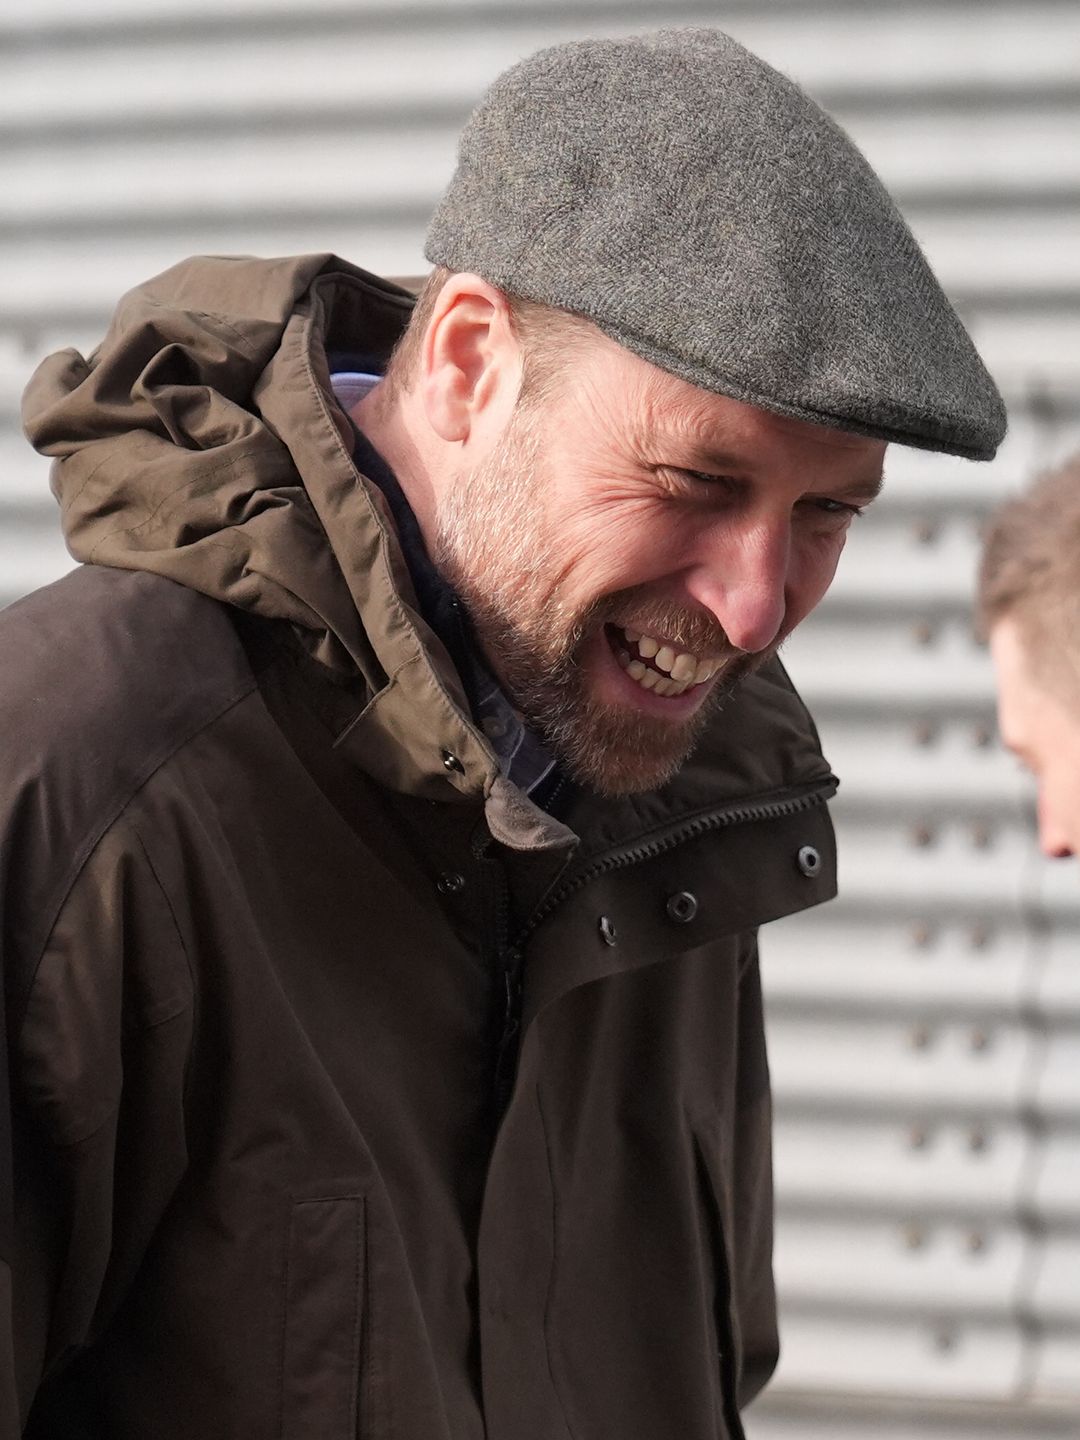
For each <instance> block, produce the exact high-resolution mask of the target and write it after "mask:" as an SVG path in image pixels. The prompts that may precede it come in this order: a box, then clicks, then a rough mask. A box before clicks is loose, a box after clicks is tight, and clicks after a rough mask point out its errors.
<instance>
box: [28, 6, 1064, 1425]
mask: <svg viewBox="0 0 1080 1440" xmlns="http://www.w3.org/2000/svg"><path fill="white" fill-rule="evenodd" d="M661 22H662V23H665V24H684V23H709V24H722V25H724V26H725V28H727V29H729V30H731V31H732V33H734V34H735V35H736V36H737V37H738V38H740V39H742V40H744V41H745V42H746V43H747V44H749V45H751V46H752V47H753V48H755V49H757V50H758V51H759V52H760V53H761V54H763V55H764V56H765V57H766V58H767V59H770V60H771V61H773V62H774V63H775V64H777V65H779V66H780V67H781V68H783V69H785V70H788V71H789V72H791V73H792V74H794V75H795V76H797V77H798V78H800V79H801V80H802V81H803V83H804V84H806V85H807V86H808V88H810V89H811V90H812V91H813V92H814V93H815V94H817V95H818V97H819V98H820V99H822V101H823V102H824V103H825V104H826V105H827V106H828V107H829V108H830V109H831V111H832V112H833V113H834V114H835V115H836V116H837V118H838V119H840V120H841V121H842V123H844V124H845V125H846V126H847V127H848V129H849V130H850V131H851V133H852V134H853V135H854V136H855V138H856V139H857V140H858V141H859V142H860V144H862V146H863V147H864V149H865V150H866V152H867V154H868V155H869V157H870V159H871V160H872V162H873V163H874V164H875V165H876V166H877V167H878V168H879V170H880V172H881V173H882V175H883V176H884V178H885V179H886V181H887V182H888V183H889V184H890V186H891V187H892V188H893V190H894V193H895V194H896V195H897V197H898V199H899V201H900V203H901V205H902V207H903V209H904V210H905V213H906V214H907V215H908V217H909V219H910V221H911V223H912V225H913V227H914V229H915V230H916V232H917V234H918V235H919V236H920V238H921V239H922V241H923V243H924V245H925V246H926V248H927V250H928V253H929V255H930V257H931V260H932V262H933V263H934V264H935V266H936V268H937V269H938V272H939V274H940V275H941V277H942V279H943V281H944V283H945V285H946V287H947V288H948V289H949V291H950V293H951V294H952V296H953V297H954V299H955V301H956V303H957V305H958V306H959V308H960V309H961V312H962V313H963V315H964V317H965V319H966V320H967V322H968V324H969V326H970V328H971V329H972V332H973V333H974V335H975V338H976V340H977V342H978V344H979V345H980V347H981V349H982V351H983V353H984V356H985V357H986V359H987V361H988V363H989V364H990V366H991V369H992V370H993V371H994V373H995V375H996V376H997V377H998V379H999V381H1000V383H1001V384H1002V386H1003V388H1004V389H1005V391H1006V395H1007V399H1008V401H1009V403H1010V409H1011V414H1012V429H1011V433H1010V438H1009V440H1008V441H1007V443H1006V445H1005V447H1004V448H1003V451H1002V453H1001V456H1000V457H999V459H998V460H997V461H996V462H994V463H993V464H992V465H989V466H978V467H975V466H969V465H966V464H964V463H963V462H959V461H955V460H951V459H944V458H941V457H932V456H926V455H921V454H916V453H913V452H909V451H908V452H905V451H902V450H898V451H895V452H894V453H893V454H892V456H891V459H890V463H889V470H888V475H889V484H888V489H887V492H886V496H885V498H884V499H883V500H882V501H881V502H880V503H879V504H878V505H876V506H875V507H874V510H873V512H872V513H871V514H869V515H868V516H867V517H865V519H863V520H861V521H859V522H858V524H857V525H856V532H855V534H854V535H853V537H852V541H851V544H850V547H849V550H848V553H847V554H846V555H845V557H844V561H843V563H842V565H841V570H840V574H839V577H838V579H837V582H836V585H835V588H834V590H833V592H832V594H831V595H830V597H829V599H828V600H827V601H826V602H825V604H824V605H823V606H822V608H821V610H820V611H819V612H818V614H817V615H816V616H815V617H814V618H813V619H812V620H811V621H809V622H808V623H807V624H806V626H805V627H804V629H803V630H802V631H801V632H800V634H799V635H798V636H797V637H796V638H795V640H793V642H792V643H791V645H790V647H789V649H790V655H789V664H790V667H791V669H792V671H793V673H794V675H795V677H796V678H797V680H798V681H799V683H800V685H801V686H802V688H803V691H804V693H805V694H806V696H807V698H808V699H809V700H810V702H811V704H812V706H813V708H814V710H815V713H816V714H817V716H818V718H819V720H820V723H821V729H822V734H823V739H824V742H825V745H826V750H827V752H828V754H829V755H830V757H831V758H832V760H833V762H834V764H835V768H836V769H837V770H838V771H839V773H840V774H841V775H842V776H843V777H844V786H843V789H842V792H841V797H840V799H839V801H838V803H837V808H836V816H837V821H838V828H839V831H840V841H841V889H842V899H841V900H840V901H839V902H838V903H837V904H835V905H833V906H830V907H827V908H826V909H825V910H823V911H821V912H820V913H818V914H814V915H812V916H809V917H805V916H803V917H798V918H796V919H793V920H790V921H786V922H783V923H781V924H780V925H777V926H774V927H772V929H771V930H770V932H769V933H768V934H767V935H766V937H765V941H764V947H763V948H764V957H765V958H764V966H765V976H766V986H767V991H768V1000H769V1025H770V1035H771V1046H772V1057H773V1071H774V1080H775V1090H776V1108H777V1130H776V1138H777V1154H776V1159H777V1193H778V1206H779V1219H780V1224H779V1233H778V1245H777V1268H778V1277H779V1281H780V1289H781V1298H782V1304H783V1317H784V1326H783V1332H784V1340H785V1348H784V1356H783V1360H782V1364H781V1370H780V1374H779V1376H778V1379H777V1382H776V1384H775V1385H774V1387H773V1388H772V1390H771V1391H770V1393H769V1395H768V1396H767V1397H766V1398H765V1399H764V1400H762V1401H761V1402H760V1403H759V1405H758V1406H756V1407H755V1409H754V1411H752V1412H751V1416H750V1418H749V1433H750V1435H751V1437H752V1440H795V1437H797V1440H819V1437H825V1436H829V1437H833V1436H844V1437H849V1440H852V1437H855V1436H862V1435H866V1436H870V1435H873V1436H875V1437H878V1436H884V1437H886V1440H889V1437H891V1440H902V1437H909V1436H911V1437H913V1436H916V1435H918V1436H919V1437H920V1440H944V1437H946V1436H950V1437H962V1436H967V1437H972V1440H974V1437H976V1436H977V1437H980V1440H983V1437H988V1436H1002V1437H1004V1436H1010V1437H1011V1436H1021V1435H1022V1436H1024V1437H1033V1436H1035V1437H1045V1440H1050V1437H1058V1436H1065V1435H1066V1434H1068V1435H1075V1434H1076V1433H1077V1429H1078V1427H1080V1299H1078V1298H1077V1297H1078V1296H1080V956H1078V947H1077V944H1076V941H1077V938H1078V937H1080V893H1078V891H1077V877H1076V875H1075V873H1074V866H1072V865H1070V866H1068V867H1066V868H1064V869H1063V868H1062V867H1052V866H1050V865H1049V864H1048V863H1047V862H1044V861H1042V860H1041V859H1039V857H1038V856H1037V854H1036V852H1035V848H1034V844H1033V826H1032V815H1031V803H1030V791H1029V786H1028V784H1027V783H1026V782H1025V781H1024V780H1023V778H1022V777H1021V776H1020V775H1019V774H1018V772H1017V770H1016V767H1015V766H1014V765H1013V764H1012V762H1011V761H1009V760H1008V759H1006V758H1005V757H1004V756H1003V755H1002V753H1001V752H1000V750H999V748H998V747H997V744H996V741H995V739H994V728H993V706H992V690H991V680H990V675H989V669H988V664H987V660H986V656H985V653H984V652H983V651H982V650H981V649H980V648H979V647H978V646H977V645H976V644H975V643H974V641H973V638H972V635H971V628H970V620H969V613H968V610H969V596H970V589H971V582H972V574H973V567H974V564H975V560H976V556H977V546H978V529H979V524H980V520H981V517H982V516H983V515H984V513H985V511H986V509H987V507H988V506H989V505H990V504H992V503H993V502H995V501H996V500H997V499H999V498H1000V497H1001V496H1002V495H1004V494H1005V493H1007V492H1008V491H1009V490H1011V489H1013V488H1015V487H1016V486H1017V485H1018V484H1020V483H1022V482H1023V481H1024V480H1025V479H1026V478H1027V477H1028V476H1029V475H1030V474H1031V473H1032V472H1033V470H1035V469H1036V468H1038V467H1040V466H1042V465H1044V464H1046V463H1048V462H1051V461H1053V460H1054V459H1056V458H1060V457H1061V456H1062V455H1064V454H1065V453H1066V452H1067V451H1068V450H1070V449H1073V448H1076V447H1077V446H1078V445H1080V7H1077V6H1076V5H1075V3H1054V0H1033V3H1030V4H1021V3H1018V0H1010V3H989V0H986V3H967V4H964V3H958V0H941V3H938V4H929V3H920V0H896V3H894V4H885V3H878V0H865V3H861V4H857V3H854V0H832V3H821V4H812V3H807V4H800V3H796V0H756V3H753V0H747V3H731V4H705V3H699V4H692V3H686V4H681V3H670V4H661V3H659V0H653V3H632V0H623V3H604V0H573V3H571V0H547V3H526V0H516V3H515V0H471V3H453V0H446V3H442V4H438V3H436V0H430V3H426V4H425V3H421V0H398V3H392V0H382V3H379V0H368V3H364V0H319V3H316V4H313V5H308V6H303V5H301V4H300V0H228V3H209V0H188V3H186V4H184V5H180V4H178V3H173V0H98V3H97V4H95V5H94V6H93V7H92V8H90V9H88V7H87V6H86V5H85V4H84V3H82V0H80V3H78V4H76V3H75V0H7V3H6V5H5V7H4V10H3V13H2V15H0V476H2V478H0V600H2V601H8V600H11V599H13V598H14V597H15V596H17V595H19V594H21V593H23V592H24V591H26V590H28V589H30V588H32V587H33V586H35V585H38V584H41V583H43V582H45V581H46V580H48V579H50V578H52V577H53V576H55V575H57V574H59V573H61V572H62V571H63V570H64V569H65V568H66V566H67V565H68V564H69V563H70V562H69V561H67V560H66V557H65V554H64V551H63V547H62V544H61V542H60V540H59V533H58V527H57V524H56V515H55V508H54V505H53V503H52V501H51V499H50V497H49V495H48V490H47V476H46V467H45V466H44V464H43V462H41V461H40V460H38V459H37V458H36V457H34V456H33V455H32V454H31V453H30V452H29V450H28V449H27V448H26V447H25V445H24V444H23V442H22V441H21V440H20V439H19V436H18V429H17V403H18V394H19V391H20V389H21V387H22V385H23V383H24V382H25V379H26V377H27V375H28V373H29V370H30V369H31V368H32V365H33V364H34V363H35V362H36V360H37V359H38V358H39V357H40V356H41V355H43V354H45V353H47V352H48V351H50V350H52V349H54V348H57V347H59V346H61V345H67V344H75V345H76V346H78V347H80V348H89V347H90V346H92V345H93V344H94V343H95V341H96V340H97V339H98V338H99V336H100V333H101V331H102V328H103V326H104V323H105V321H106V318H107V315H108V312H109V310H110V309H111V307H112V304H113V302H114V301H115V300H116V298H117V297H118V295H119V294H120V293H121V292H122V291H123V290H125V289H127V288H129V287H130V286H131V285H132V284H134V283H136V282H137V281H138V280H140V279H142V278H145V277H146V276H147V275H149V274H151V273H153V272H154V271H156V270H158V269H162V268H164V267H165V266H167V265H169V264H171V263H173V262H174V261H175V260H177V259H178V258H180V257H181V256H183V255H184V254H188V253H193V252H200V251H251V252H257V253H263V254H269V253H287V252H293V251H304V250H316V249H318V250H321V249H336V250H338V251H339V252H340V253H342V254H343V255H346V256H348V257H349V258H350V259H353V260H355V261H357V262H358V263H360V264H362V265H366V266H368V267H369V268H372V269H375V270H382V271H384V272H387V273H393V274H398V275H401V274H409V273H418V272H420V271H421V270H422V269H423V262H422V257H421V239H422V234H423V228H424V221H425V218H426V216H427V214H428V212H429V210H430V208H431V205H432V203H433V201H434V199H435V197H436V195H437V194H438V192H439V189H440V187H441V185H442V184H443V182H444V181H445V179H446V177H447V176H448V174H449V170H450V167H451V164H452V158H453V146H454V137H455V134H456V131H457V129H458V127H459V125H460V123H461V120H462V119H463V118H464V116H465V114H466V113H467V111H468V109H469V107H470V105H471V104H472V103H473V101H474V100H475V99H476V98H477V96H478V95H479V93H480V92H481V90H482V89H483V87H484V85H485V84H486V83H487V82H488V81H489V80H490V79H491V78H492V77H493V76H494V75H495V74H496V73H497V72H498V71H499V70H500V69H502V68H503V67H504V66H505V65H506V64H508V63H510V62H511V61H512V60H513V59H515V58H516V57H517V56H519V55H521V54H524V53H527V52H528V51H530V50H532V49H535V48H536V47H538V46H540V45H542V44H545V43H548V42H550V41H553V40H557V39H559V38H563V37H567V36H570V35H575V34H585V33H593V34H595V33H623V32H625V31H627V30H629V29H634V28H643V27H646V26H651V25H654V24H657V23H661Z"/></svg>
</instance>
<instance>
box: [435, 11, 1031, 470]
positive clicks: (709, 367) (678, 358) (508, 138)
mask: <svg viewBox="0 0 1080 1440" xmlns="http://www.w3.org/2000/svg"><path fill="white" fill-rule="evenodd" d="M426 253H427V257H428V259H429V260H430V261H431V262H432V264H436V265H445V266H448V267H449V268H450V269H452V270H459V271H461V270H470V271H475V272H477V273H479V274H481V275H483V276H484V277H485V278H486V279H487V280H489V281H490V282H491V283H492V284H494V285H498V286H499V287H500V288H501V289H504V290H506V291H508V292H510V293H511V294H514V295H518V296H521V297H522V298H523V299H528V300H537V301H541V302H543V303H545V304H549V305H556V306H559V307H561V308H563V309H566V310H572V311H575V312H577V313H578V314H581V315H584V316H586V317H587V318H588V319H590V320H592V321H593V322H595V324H597V325H598V326H599V327H600V328H601V329H602V330H604V331H605V332H606V333H607V334H608V335H610V336H611V337H612V338H613V339H614V340H616V341H618V342H619V343H620V344H621V345H624V346H626V347H627V348H628V349H630V350H633V351H634V352H635V353H636V354H638V355H640V356H642V357H643V358H644V359H646V360H648V361H650V362H652V364H654V365H658V366H660V367H661V369H664V370H667V371H669V372H670V373H671V374H673V375H678V376H681V377H682V378H683V379H685V380H689V381H690V382H691V383H692V384H694V385H698V386H701V387H702V388H704V389H707V390H712V391H716V392H718V393H719V394H722V395H730V396H733V397H734V398H735V399H737V400H743V401H746V402H748V403H749V404H752V405H757V406H760V407H762V408H764V409H767V410H772V411H775V412H777V413H779V414H783V415H792V416H795V417H797V418H799V419H802V420H809V421H811V422H813V423H815V424H818V425H827V426H832V427H835V428H839V429H844V430H852V431H856V432H858V433H860V434H864V435H874V436H878V437H880V438H882V439H885V440H893V441H898V442H899V443H900V444H903V445H915V446H919V447H921V448H923V449H927V450H944V451H948V452H950V453H952V454H956V455H965V456H969V457H970V458H972V459H976V460H987V459H990V458H991V457H992V456H993V454H994V451H995V450H996V448H997V446H998V444H999V443H1000V441H1001V439H1002V437H1003V435H1004V433H1005V409H1004V406H1003V404H1002V401H1001V397H1000V395H999V394H998V392H997V390H996V388H995V386H994V383H993V381H992V380H991V379H990V376H989V375H988V374H987V372H986V369H985V368H984V366H983V364H982V361H981V360H980V359H979V356H978V354H977V353H976V351H975V349H974V346H973V345H972V343H971V340H970V338H969V337H968V335H967V332H966V331H965V330H964V327H963V326H962V325H961V323H960V321H959V319H958V318H957V316H956V313H955V311H954V310H953V308H952V306H951V305H950V304H949V302H948V300H947V299H946V298H945V295H944V294H943V293H942V290H941V287H940V286H939V285H938V283H937V281H936V280H935V279H934V276H933V274H932V273H931V271H930V268H929V266H928V265H927V263H926V261H925V259H924V257H923V255H922V252H921V251H920V249H919V247H918V244H917V243H916V241H915V239H914V237H913V236H912V234H911V232H910V230H909V229H908V227H907V225H906V224H905V223H904V221H903V219H902V218H901V216H900V214H899V212H898V211H897V209H896V206H895V205H894V204H893V202H892V200H891V198H890V196H889V194H888V192H887V191H886V190H885V188H884V186H883V185H882V184H881V182H880V180H878V178H877V176H876V175H875V174H874V172H873V171H872V170H871V169H870V166H869V165H868V164H867V162H866V161H865V160H864V158H863V157H862V155H861V154H860V153H859V151H858V150H857V149H856V148H855V146H854V145H853V144H852V142H851V141H850V140H849V139H848V137H847V136H846V135H845V134H844V132H843V131H842V130H841V129H840V128H839V126H837V125H836V124H835V123H834V122H833V121H832V120H831V119H830V118H829V117H828V116H827V115H826V114H825V113H824V112H823V111H822V110H821V109H820V108H819V107H818V106H817V105H816V104H814V102H813V101H812V100H810V99H809V98H808V96H806V95H805V94H804V93H803V92H802V91H801V90H800V89H799V88H798V86H796V85H795V84H794V83H793V82H792V81H790V80H788V79H787V78H786V77H785V76H783V75H781V74H779V73H778V72H777V71H776V70H774V69H772V67H771V66H769V65H766V64H765V63H764V61H762V60H759V59H758V58H757V57H756V56H755V55H752V54H750V52H749V51H747V50H745V49H744V48H743V47H742V46H741V45H739V44H737V43H736V42H735V41H734V40H732V39H731V38H730V36H727V35H724V34H723V33H721V32H720V31H718V30H706V29H686V30H662V31H659V32H657V33H655V34H652V35H647V36H638V37H633V38H628V39H621V40H595V41H593V40H586V41H579V42H574V43H570V44H566V45H558V46H554V47H553V48H551V49H549V50H542V51H540V52H539V53H538V54H536V55H533V56H532V57H531V58H529V59H527V60H524V61H522V62H521V63H520V64H518V65H515V66H514V67H513V68H512V69H510V70H508V71H507V72H506V73H505V74H504V75H502V76H501V77H500V78H499V79H498V80H497V81H496V82H495V84H494V85H493V86H492V88H491V90H490V91H489V92H488V94H487V96H486V97H485V99H484V100H483V101H482V102H481V104H480V105H479V107H478V108H477V109H476V111H475V112H474V113H473V115H472V117H471V118H470V120H469V121H468V123H467V124H466V127H465V130H464V132H463V134H462V137H461V144H460V149H459V155H458V165H457V170H456V172H455V174H454V177H453V179H452V180H451V182H450V186H449V189H448V190H447V192H446V194H445V196H444V197H443V199H442V201H441V203H440V205H439V207H438V209H437V211H436V212H435V216H434V218H433V220H432V223H431V228H430V230H429V232H428V237H427V246H426Z"/></svg>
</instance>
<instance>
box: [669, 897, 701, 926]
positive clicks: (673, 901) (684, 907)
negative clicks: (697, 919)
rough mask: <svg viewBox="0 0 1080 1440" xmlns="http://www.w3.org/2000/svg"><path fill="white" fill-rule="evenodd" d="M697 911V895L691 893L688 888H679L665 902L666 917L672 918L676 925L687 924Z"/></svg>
mask: <svg viewBox="0 0 1080 1440" xmlns="http://www.w3.org/2000/svg"><path fill="white" fill-rule="evenodd" d="M697 911H698V903H697V896H696V895H691V894H690V891H689V890H680V891H679V893H678V894H677V895H672V896H671V897H670V899H669V900H668V902H667V913H668V919H669V920H674V922H675V924H676V925H689V923H690V921H691V920H693V918H694V916H695V915H696V914H697Z"/></svg>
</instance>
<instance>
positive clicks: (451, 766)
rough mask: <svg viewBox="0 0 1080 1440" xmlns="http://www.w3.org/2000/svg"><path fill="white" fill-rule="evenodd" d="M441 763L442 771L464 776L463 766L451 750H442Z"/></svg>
mask: <svg viewBox="0 0 1080 1440" xmlns="http://www.w3.org/2000/svg"><path fill="white" fill-rule="evenodd" d="M442 763H443V769H444V770H446V771H454V772H456V773H457V774H458V775H464V773H465V766H464V765H462V763H461V761H460V760H459V759H458V757H457V756H456V755H455V754H454V753H453V751H451V750H444V751H443V752H442Z"/></svg>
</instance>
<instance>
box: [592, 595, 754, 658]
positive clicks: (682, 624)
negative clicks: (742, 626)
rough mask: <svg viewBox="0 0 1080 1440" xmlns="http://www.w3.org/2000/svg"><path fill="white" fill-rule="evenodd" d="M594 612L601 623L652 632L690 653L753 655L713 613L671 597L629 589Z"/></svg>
mask: <svg viewBox="0 0 1080 1440" xmlns="http://www.w3.org/2000/svg"><path fill="white" fill-rule="evenodd" d="M598 609H599V610H600V611H601V612H602V613H600V614H598V615H594V616H593V619H594V621H595V620H597V619H599V620H600V621H601V622H602V623H604V624H609V625H617V626H618V627H619V628H620V629H622V630H636V631H637V633H638V634H639V635H654V636H656V637H658V638H659V639H663V640H667V641H668V642H669V643H671V644H672V645H673V646H675V647H677V648H678V649H681V650H686V651H689V652H690V653H691V654H694V655H700V656H708V657H709V658H710V659H716V660H723V661H725V662H730V663H735V662H742V661H747V660H750V659H752V658H754V657H752V656H751V654H750V653H749V652H748V651H746V650H740V649H739V647H738V646H737V645H733V644H732V643H731V641H730V640H729V639H728V637H727V632H726V631H725V630H724V627H723V626H722V625H721V624H720V623H719V621H718V620H717V619H716V617H715V616H713V615H710V614H708V612H706V611H702V610H688V609H687V608H686V607H685V606H683V605H677V604H675V603H673V602H672V601H664V600H657V599H656V597H655V596H652V597H649V596H643V595H640V594H639V593H638V592H636V591H633V590H630V591H623V592H621V593H620V594H618V595H614V596H610V597H609V598H608V599H607V600H606V601H605V602H604V604H603V605H602V606H600V607H598Z"/></svg>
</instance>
